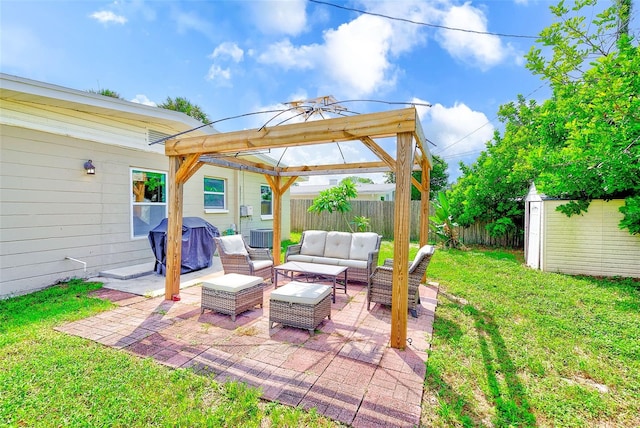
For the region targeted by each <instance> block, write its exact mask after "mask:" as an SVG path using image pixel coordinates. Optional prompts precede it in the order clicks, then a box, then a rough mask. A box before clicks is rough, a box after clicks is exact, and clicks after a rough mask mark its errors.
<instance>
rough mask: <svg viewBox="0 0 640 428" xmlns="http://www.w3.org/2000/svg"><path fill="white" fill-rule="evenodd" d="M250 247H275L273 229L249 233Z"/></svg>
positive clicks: (254, 230)
mask: <svg viewBox="0 0 640 428" xmlns="http://www.w3.org/2000/svg"><path fill="white" fill-rule="evenodd" d="M249 246H251V247H255V248H271V247H273V229H253V230H250V231H249Z"/></svg>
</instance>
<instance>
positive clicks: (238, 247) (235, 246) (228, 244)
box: [220, 235, 249, 256]
mask: <svg viewBox="0 0 640 428" xmlns="http://www.w3.org/2000/svg"><path fill="white" fill-rule="evenodd" d="M220 242H221V243H222V248H223V250H224V252H225V253H227V254H242V255H243V256H247V255H249V253H248V252H247V249H246V248H245V247H244V240H243V239H242V235H229V236H223V237H221V238H220Z"/></svg>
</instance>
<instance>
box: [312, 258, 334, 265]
mask: <svg viewBox="0 0 640 428" xmlns="http://www.w3.org/2000/svg"><path fill="white" fill-rule="evenodd" d="M313 263H320V264H323V265H335V266H337V265H339V264H340V259H334V258H332V257H314V258H313Z"/></svg>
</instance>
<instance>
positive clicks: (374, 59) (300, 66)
mask: <svg viewBox="0 0 640 428" xmlns="http://www.w3.org/2000/svg"><path fill="white" fill-rule="evenodd" d="M392 36H393V30H392V26H391V25H390V24H389V23H388V22H387V21H386V20H384V19H382V18H378V17H374V16H369V15H362V16H359V17H358V18H356V19H355V20H353V21H351V22H349V23H347V24H343V25H341V26H340V27H338V28H337V29H335V30H334V29H331V30H328V31H326V32H325V33H324V44H309V45H301V46H295V45H293V44H292V43H291V41H290V40H289V39H285V40H282V41H280V42H277V43H275V44H272V45H271V46H269V47H268V48H267V49H266V50H265V52H264V53H263V54H261V55H260V56H259V57H258V61H259V62H261V63H263V64H274V65H278V66H280V67H282V68H283V69H285V70H289V69H297V70H306V69H312V70H315V71H316V72H317V74H318V75H317V76H316V77H317V79H318V80H319V81H320V82H322V83H320V84H319V86H321V87H327V88H330V90H329V92H330V93H332V94H335V95H337V96H339V97H340V96H361V95H365V94H370V93H373V92H376V91H378V90H380V89H381V88H383V87H389V86H392V85H393V84H394V83H395V68H394V67H393V66H392V64H391V63H390V61H389V60H388V57H389V55H390V51H391V39H392ZM320 92H322V88H321V90H320Z"/></svg>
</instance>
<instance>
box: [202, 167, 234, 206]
mask: <svg viewBox="0 0 640 428" xmlns="http://www.w3.org/2000/svg"><path fill="white" fill-rule="evenodd" d="M207 179H209V180H218V181H221V182H222V185H223V189H224V190H223V191H222V192H213V191H207V190H205V189H206V184H205V183H206V180H207ZM202 187H203V189H202V191H203V201H202V204H203V208H204V212H205V213H207V214H212V213H228V212H229V208H228V205H227V189H228V185H227V179H226V178H221V177H209V176H205V177H203V179H202ZM220 194H222V204H223V207H222V208H207V205H206V203H205V200H204V199H205V197H206V195H220Z"/></svg>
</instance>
